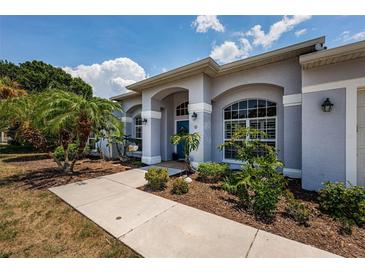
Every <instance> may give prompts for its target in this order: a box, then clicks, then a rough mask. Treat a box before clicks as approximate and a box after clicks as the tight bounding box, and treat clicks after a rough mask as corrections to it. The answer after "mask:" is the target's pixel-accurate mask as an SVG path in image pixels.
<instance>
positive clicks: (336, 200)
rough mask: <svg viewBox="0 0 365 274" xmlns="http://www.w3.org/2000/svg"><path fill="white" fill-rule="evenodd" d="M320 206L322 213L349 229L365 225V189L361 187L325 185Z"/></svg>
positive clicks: (339, 184) (335, 184)
mask: <svg viewBox="0 0 365 274" xmlns="http://www.w3.org/2000/svg"><path fill="white" fill-rule="evenodd" d="M319 205H320V209H321V211H322V212H324V213H327V214H328V215H330V216H332V217H333V218H334V219H337V220H340V221H341V223H342V224H343V225H345V226H346V228H345V231H349V227H351V226H352V225H355V224H356V225H357V226H359V227H361V226H363V225H364V224H365V188H364V187H361V186H349V187H346V185H345V183H343V182H338V183H331V182H326V183H324V188H323V189H322V190H321V191H320V192H319Z"/></svg>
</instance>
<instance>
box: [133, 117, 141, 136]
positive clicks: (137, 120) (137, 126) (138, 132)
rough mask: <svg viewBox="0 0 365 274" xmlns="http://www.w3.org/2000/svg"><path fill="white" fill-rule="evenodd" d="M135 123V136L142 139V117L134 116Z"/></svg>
mask: <svg viewBox="0 0 365 274" xmlns="http://www.w3.org/2000/svg"><path fill="white" fill-rule="evenodd" d="M134 125H135V138H136V139H142V117H141V116H138V117H135V118H134Z"/></svg>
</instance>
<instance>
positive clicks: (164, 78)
mask: <svg viewBox="0 0 365 274" xmlns="http://www.w3.org/2000/svg"><path fill="white" fill-rule="evenodd" d="M218 71H219V65H218V64H217V63H216V62H215V61H214V60H213V59H212V58H211V57H208V58H204V59H202V60H199V61H197V62H194V63H190V64H188V65H185V66H182V67H179V68H176V69H173V70H170V71H167V72H164V73H161V74H159V75H156V76H153V77H150V78H147V79H145V80H142V81H139V82H137V83H134V84H131V85H129V86H127V88H128V89H130V90H133V91H136V92H141V91H142V90H143V89H145V88H147V87H153V86H156V85H160V84H163V83H167V82H171V81H174V80H178V79H182V78H185V77H188V76H191V75H195V74H198V73H205V74H207V75H209V76H212V77H213V76H215V75H216V74H217V73H218Z"/></svg>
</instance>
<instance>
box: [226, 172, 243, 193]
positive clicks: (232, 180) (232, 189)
mask: <svg viewBox="0 0 365 274" xmlns="http://www.w3.org/2000/svg"><path fill="white" fill-rule="evenodd" d="M241 180H242V178H241V172H232V173H231V174H229V175H228V176H226V177H224V178H223V184H222V189H223V190H225V191H227V192H228V193H230V194H233V195H236V194H237V186H238V184H239V183H240V181H241Z"/></svg>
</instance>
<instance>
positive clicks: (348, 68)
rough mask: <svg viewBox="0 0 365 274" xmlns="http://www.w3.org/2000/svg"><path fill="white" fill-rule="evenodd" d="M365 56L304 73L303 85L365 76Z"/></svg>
mask: <svg viewBox="0 0 365 274" xmlns="http://www.w3.org/2000/svg"><path fill="white" fill-rule="evenodd" d="M364 74H365V57H364V58H360V59H357V60H353V61H346V62H341V63H338V64H334V65H327V66H323V67H319V68H316V69H311V70H304V71H303V73H302V78H303V86H310V85H316V84H322V83H327V82H333V81H341V80H349V79H354V78H360V77H364Z"/></svg>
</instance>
